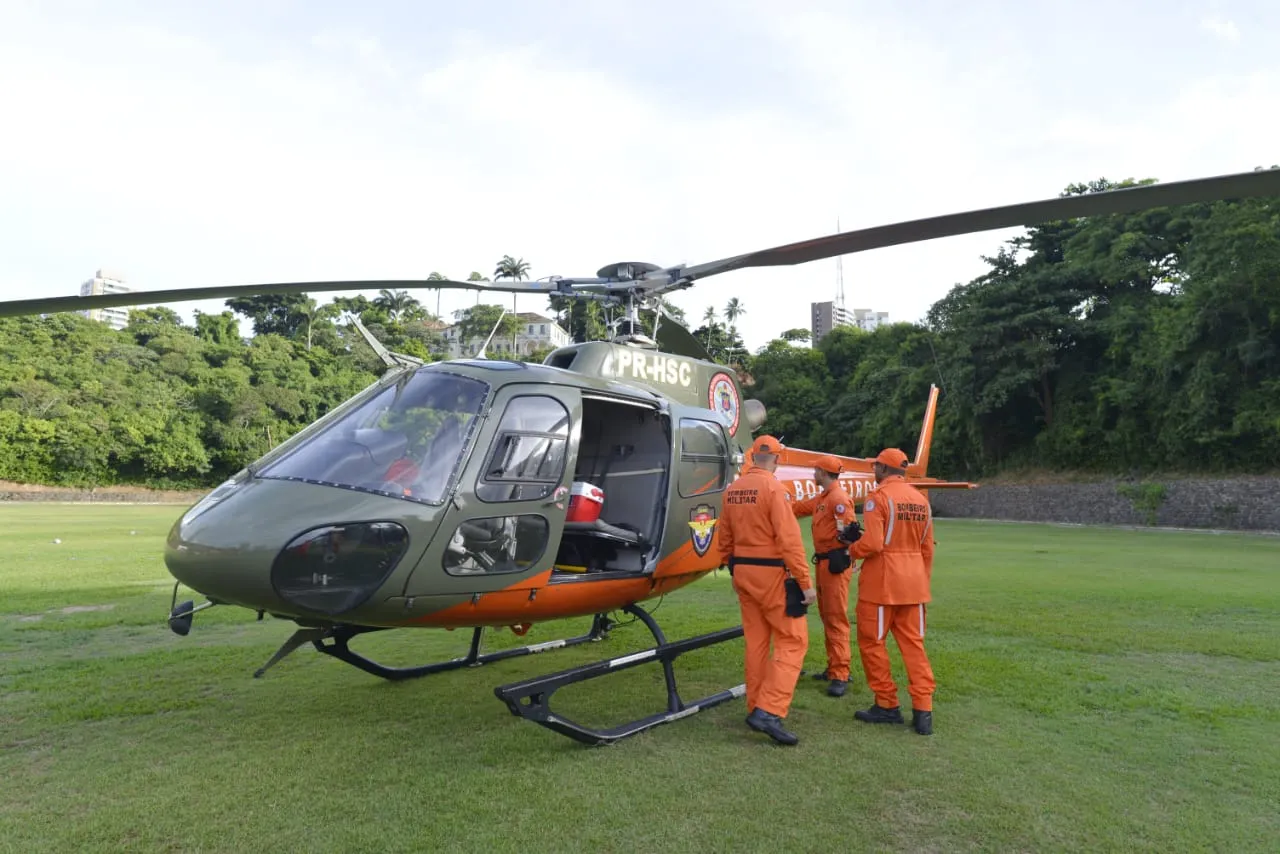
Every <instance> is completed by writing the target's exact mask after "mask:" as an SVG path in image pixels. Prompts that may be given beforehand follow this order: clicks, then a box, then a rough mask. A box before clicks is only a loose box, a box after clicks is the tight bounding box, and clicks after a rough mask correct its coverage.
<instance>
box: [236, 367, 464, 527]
mask: <svg viewBox="0 0 1280 854" xmlns="http://www.w3.org/2000/svg"><path fill="white" fill-rule="evenodd" d="M488 392H489V386H488V384H487V383H484V382H481V381H480V380H474V379H471V378H469V377H464V376H459V375H458V374H451V373H446V372H444V371H438V370H425V371H423V370H420V371H417V372H415V373H413V374H411V375H409V376H406V377H403V378H401V379H400V380H397V381H396V382H395V383H394V384H393V385H390V386H387V387H386V388H385V389H383V390H382V391H381V392H380V393H378V394H376V395H375V396H374V397H372V398H371V399H369V400H368V401H366V402H365V403H363V404H361V405H360V406H358V407H356V408H355V409H353V410H351V411H350V412H348V413H347V414H346V415H344V416H343V417H342V418H340V419H339V420H338V421H336V422H334V423H333V424H331V425H329V427H327V428H326V429H325V430H324V431H323V432H321V433H318V434H317V435H316V436H314V437H312V438H311V440H310V441H308V442H304V443H303V444H302V445H300V446H299V447H298V448H297V449H295V450H294V451H293V452H292V453H289V454H287V455H285V456H284V457H282V458H281V459H279V460H277V461H276V462H274V463H272V464H270V465H269V466H267V467H266V468H265V469H263V470H262V472H261V473H260V475H261V476H262V477H265V478H279V479H281V480H300V481H304V482H306V483H318V484H324V485H327V486H342V487H346V488H349V489H359V490H363V491H366V492H375V493H378V494H380V495H392V496H395V497H396V498H405V499H408V500H410V501H420V502H423V503H425V504H440V503H442V502H443V501H444V498H445V496H446V495H447V494H448V490H449V487H450V486H452V484H453V480H454V477H455V476H456V474H457V472H458V470H459V468H460V466H461V463H462V460H463V452H464V451H465V449H466V447H467V444H468V442H469V441H470V440H471V435H472V433H473V432H474V429H475V426H476V424H477V423H478V419H477V416H478V415H479V414H480V410H481V407H482V406H483V404H484V399H485V396H486V395H487V394H488Z"/></svg>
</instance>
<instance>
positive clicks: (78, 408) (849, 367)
mask: <svg viewBox="0 0 1280 854" xmlns="http://www.w3.org/2000/svg"><path fill="white" fill-rule="evenodd" d="M1114 186H1118V185H1117V184H1113V183H1110V182H1107V181H1097V182H1093V183H1090V184H1087V185H1075V186H1072V187H1069V188H1068V189H1067V190H1066V193H1087V192H1097V191H1101V190H1105V189H1108V188H1111V187H1114ZM1278 201H1280V200H1272V199H1266V200H1250V201H1242V202H1217V203H1212V204H1201V205H1190V206H1185V207H1177V208H1159V209H1153V210H1149V211H1146V212H1143V213H1138V214H1132V215H1117V216H1107V217H1093V218H1085V219H1078V220H1070V221H1062V222H1053V223H1045V224H1042V225H1040V226H1037V227H1034V228H1030V229H1027V230H1026V232H1025V233H1024V234H1023V235H1022V236H1019V237H1017V238H1015V239H1013V240H1011V241H1009V242H1008V243H1007V244H1005V245H1003V246H1000V247H999V248H998V250H997V252H996V254H995V255H994V256H993V257H987V258H984V260H985V262H986V263H987V265H988V266H989V268H990V269H989V270H988V272H987V273H985V274H984V275H982V276H980V277H978V278H976V279H974V280H973V281H971V282H968V283H964V284H958V285H956V286H955V287H953V288H952V289H951V291H950V293H948V295H947V296H946V297H944V298H943V299H941V300H939V301H938V302H937V303H936V304H935V305H933V307H932V308H931V309H930V311H929V313H928V316H927V318H926V319H925V321H924V322H923V323H920V324H914V323H896V324H892V325H888V326H884V327H881V328H879V329H876V330H875V331H873V332H863V331H861V330H856V329H848V328H841V329H837V330H836V331H835V332H833V333H831V334H829V335H828V336H826V337H825V338H824V339H823V340H822V341H820V342H818V344H817V345H816V346H810V345H809V343H808V333H807V331H806V330H780V331H779V335H778V338H776V339H775V340H773V341H771V342H770V343H769V344H767V345H766V346H764V347H762V348H761V349H760V350H759V351H758V352H756V353H754V354H752V353H748V352H746V350H744V348H743V347H742V341H741V339H740V337H739V336H738V334H737V331H736V328H735V323H736V320H737V318H738V317H740V316H741V315H743V314H745V312H746V311H747V310H748V309H749V306H747V305H746V304H744V301H740V300H738V299H735V300H733V301H731V302H730V304H729V305H728V306H726V307H725V308H724V310H723V311H717V310H716V309H714V308H707V309H706V312H705V313H704V314H702V315H701V316H700V318H699V322H700V325H698V326H696V327H695V326H694V324H692V323H690V324H688V325H689V326H690V327H691V331H692V332H693V334H694V335H695V336H697V337H698V338H699V340H702V341H704V342H705V343H706V345H707V346H708V348H709V349H710V350H711V351H712V352H713V353H714V354H715V355H716V356H717V357H718V358H721V359H723V360H725V361H727V362H729V363H731V364H733V365H734V366H735V367H737V368H738V369H739V371H740V372H741V374H742V376H743V378H744V381H745V382H747V383H748V388H747V392H748V395H749V396H753V397H757V398H759V399H760V400H762V401H763V402H764V403H765V405H766V406H767V407H768V410H769V420H768V423H767V429H768V430H769V431H770V432H771V433H773V434H774V435H777V436H779V437H780V438H782V439H783V441H784V442H786V443H787V444H790V445H794V446H799V447H811V448H821V449H824V450H830V451H835V452H839V453H847V454H860V455H868V454H873V453H875V452H876V451H877V450H879V449H880V448H881V447H884V446H885V445H897V446H900V447H903V448H904V449H907V450H910V449H912V448H914V446H915V441H916V436H917V432H918V430H919V425H920V419H921V417H922V415H923V410H924V404H925V400H926V398H927V395H928V389H929V386H930V384H937V385H939V386H940V387H941V389H942V392H943V394H942V398H941V405H940V413H939V416H938V427H937V431H936V435H935V442H934V453H933V458H932V462H931V465H930V469H931V471H935V472H938V473H941V474H945V475H946V476H952V477H981V476H988V477H989V476H991V475H993V474H996V473H1000V472H1008V471H1015V470H1022V471H1025V470H1028V469H1037V470H1049V471H1072V472H1081V471H1096V472H1113V473H1116V474H1131V473H1138V472H1154V471H1162V472H1184V473H1191V472H1245V471H1252V472H1257V471H1268V470H1275V469H1276V468H1277V467H1280V204H1277V202H1278ZM527 270H528V264H527V262H525V261H523V259H513V258H511V257H510V256H507V257H505V258H504V259H503V260H502V261H501V262H499V264H498V267H497V268H496V269H495V271H494V274H495V277H496V278H504V277H506V278H524V277H525V274H526V272H527ZM778 275H780V276H784V277H785V276H786V272H785V270H780V271H779V273H778ZM433 277H434V278H437V279H439V278H445V277H444V276H442V275H439V274H433ZM471 278H472V279H473V280H479V279H482V278H483V277H482V276H481V275H480V274H479V273H472V274H471ZM424 296H425V298H426V300H427V305H424V304H423V303H422V302H420V301H419V300H418V299H417V298H415V297H414V296H412V295H410V294H408V293H405V292H383V293H381V294H380V295H379V296H378V297H377V298H376V299H373V300H369V299H366V298H364V297H357V298H354V299H336V300H334V301H332V302H330V303H327V304H324V305H319V304H317V302H316V301H315V300H313V299H311V298H308V297H306V296H298V297H280V296H266V297H254V298H242V299H234V300H228V301H227V309H228V310H227V311H224V312H222V313H221V314H217V315H199V316H197V318H196V324H195V326H194V327H192V326H187V325H184V324H183V323H182V322H181V321H180V318H179V316H178V315H177V314H175V313H174V312H173V311H171V310H169V309H166V308H148V309H142V310H135V311H132V312H130V322H129V324H128V326H127V327H126V328H125V329H123V330H122V331H115V330H113V329H111V328H110V327H109V326H107V325H106V324H104V323H99V322H96V321H91V320H88V319H86V318H84V317H81V316H79V315H75V314H59V315H52V316H49V317H43V318H41V317H22V318H5V319H0V479H4V480H13V481H22V482H28V483H47V484H66V485H108V484H114V483H137V484H148V485H153V486H172V487H193V486H206V485H211V484H214V483H216V482H218V481H219V480H221V479H223V478H225V477H226V476H228V475H229V474H231V473H233V472H235V471H236V470H238V469H239V468H241V467H242V466H243V465H245V464H246V463H247V462H249V461H250V460H252V459H253V458H255V457H256V456H258V455H259V454H261V453H263V452H264V451H266V450H267V449H268V448H270V447H271V446H273V445H275V444H277V443H279V442H280V441H281V440H283V439H284V438H286V437H287V436H289V435H291V434H292V433H294V432H296V431H297V430H298V429H300V428H301V427H302V426H304V425H305V424H307V423H308V422H310V421H312V420H314V419H315V418H317V417H319V416H321V415H323V414H324V413H325V412H326V411H327V410H328V409H329V408H330V407H333V406H335V405H336V404H338V403H340V402H341V401H342V400H344V399H345V398H347V397H349V396H350V395H352V394H354V393H355V392H357V391H358V390H360V389H361V388H363V387H364V386H366V385H368V384H369V383H370V382H372V381H374V379H375V378H376V377H377V376H378V375H379V374H380V373H381V372H382V371H383V370H384V369H385V368H384V365H383V364H382V362H381V361H380V360H379V359H378V358H377V356H376V355H375V354H374V353H373V351H372V350H371V349H370V348H369V347H368V345H367V344H366V343H365V342H364V340H363V339H362V338H361V337H360V336H359V335H358V334H357V333H356V332H355V331H354V330H353V329H352V328H351V327H350V326H349V325H348V324H346V323H344V322H342V316H343V315H344V314H346V313H352V314H355V315H358V316H359V317H360V318H361V321H362V322H363V323H364V325H365V326H366V327H367V328H368V329H369V330H370V331H371V332H372V333H373V334H374V335H376V336H377V337H378V338H379V339H380V340H381V341H382V342H383V343H384V344H386V345H387V346H388V347H389V348H390V349H392V350H394V351H398V352H402V353H407V354H410V355H414V356H418V357H420V358H424V359H428V360H432V359H438V358H442V357H443V355H444V353H445V349H444V341H443V339H442V337H441V329H442V328H443V326H444V323H443V322H442V319H440V318H437V317H436V316H435V314H433V313H432V312H431V311H429V310H428V306H429V305H430V303H431V302H432V300H431V297H430V291H427V292H425V295H424ZM525 299H526V301H528V298H527V297H526V298H525ZM436 304H437V305H438V302H437V303H436ZM669 307H670V306H669ZM522 308H525V310H527V309H528V307H522ZM539 308H541V307H539ZM501 310H502V307H500V306H495V305H484V304H481V305H477V306H475V307H474V308H471V309H467V310H465V311H463V312H460V313H459V315H458V316H457V317H456V318H451V319H450V321H448V322H453V323H458V324H460V326H461V327H462V329H461V331H462V334H463V336H464V337H469V336H471V335H479V336H481V337H484V336H486V335H488V333H489V331H490V330H491V329H493V328H494V325H495V324H497V323H498V322H499V315H500V314H501ZM550 312H552V313H554V316H556V318H557V319H558V320H559V321H560V323H561V324H562V325H563V326H564V327H565V328H566V329H567V330H569V331H570V332H571V334H572V335H573V336H574V337H575V339H576V340H584V339H585V338H597V337H601V336H602V335H604V334H605V332H606V329H607V322H608V320H609V318H608V317H607V316H605V315H604V314H603V313H602V312H601V310H600V308H599V306H598V305H597V304H594V303H585V302H573V303H571V304H566V303H564V302H560V301H557V300H552V301H551V309H550ZM677 314H678V312H677ZM242 322H247V323H248V324H250V325H251V328H252V331H253V335H252V337H248V338H246V337H245V335H244V331H242V329H241V324H242ZM515 323H517V321H515V320H513V319H512V318H511V316H510V315H508V316H507V317H506V318H503V319H502V321H501V325H500V326H499V327H498V332H497V333H496V334H495V335H494V337H493V341H492V342H491V344H490V347H489V350H488V352H489V354H490V355H492V356H495V357H497V356H500V355H502V353H503V351H504V349H505V348H506V347H507V346H508V345H507V344H506V342H507V341H510V340H512V339H513V338H514V326H513V324H515ZM544 356H545V353H533V354H524V355H522V356H521V358H525V359H528V360H531V361H541V359H542V358H543V357H544Z"/></svg>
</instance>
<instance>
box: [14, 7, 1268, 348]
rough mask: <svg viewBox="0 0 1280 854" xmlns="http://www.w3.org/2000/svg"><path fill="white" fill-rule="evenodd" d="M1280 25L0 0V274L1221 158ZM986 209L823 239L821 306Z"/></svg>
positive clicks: (311, 250)
mask: <svg viewBox="0 0 1280 854" xmlns="http://www.w3.org/2000/svg"><path fill="white" fill-rule="evenodd" d="M890 7H893V8H892V9H890ZM899 10H901V11H899ZM1277 44H1280V9H1277V7H1276V6H1275V4H1274V3H1273V2H1271V0H1249V2H1246V0H1221V2H1217V3H1214V2H1184V0H1161V2H1156V1H1155V0H1124V2H1115V0H1110V2H1100V0H1075V2H1073V3H1070V4H1068V3H1047V2H1045V3H1016V2H1013V0H1003V2H994V0H968V1H967V2H964V3H947V2H942V0H914V2H910V3H903V4H897V3H894V4H890V3H880V2H876V3H872V2H860V0H844V1H843V2H838V0H830V2H828V0H796V5H795V6H793V7H791V8H790V10H788V9H787V6H786V4H783V3H779V2H776V0H774V2H752V0H733V2H729V0H724V2H721V0H683V2H667V0H645V2H624V0H595V2H586V0H483V2H481V1H480V0H477V2H476V3H475V5H474V6H468V5H467V4H462V3H456V2H448V3H446V2H441V0H382V2H379V0H366V1H365V2H363V3H352V2H336V0H305V2H304V0H295V1H294V2H289V0H243V2H239V1H238V0H219V2H218V3H196V2H186V3H183V2H179V0H165V1H164V2H161V0H156V1H155V2H146V1H145V0H115V2H110V3H108V2H100V3H93V2H88V0H84V2H59V0H32V2H22V0H0V129H2V130H0V299H17V298H24V297H36V296H55V295H67V294H74V293H75V292H76V290H77V288H78V286H79V285H80V283H81V282H83V281H84V280H86V279H87V278H89V277H90V276H91V275H93V273H94V271H95V270H97V269H98V268H100V267H103V268H110V269H116V270H119V271H121V272H122V273H123V274H124V276H125V277H126V279H127V282H128V283H129V284H130V285H132V286H133V287H136V288H138V289H142V290H148V289H159V288H179V287H196V286H204V285H217V284H240V283H255V282H279V281H307V280H358V279H390V278H405V279H412V278H425V277H426V275H427V274H428V273H430V272H431V271H433V270H438V271H440V272H442V273H444V274H446V275H448V276H451V277H454V278H465V277H466V276H467V274H468V273H470V272H471V271H472V270H478V271H480V272H482V273H485V274H491V273H492V271H493V268H494V266H495V264H496V262H497V261H498V259H499V258H501V256H502V255H503V254H507V253H509V254H512V255H515V256H519V257H523V258H524V259H526V260H527V261H528V262H529V263H530V265H531V274H532V276H533V277H534V278H536V277H541V276H547V275H552V274H560V275H566V276H569V275H593V274H594V272H595V271H596V270H597V269H598V268H599V267H601V266H603V265H605V264H607V263H610V262H613V261H619V260H643V261H652V262H654V263H658V264H664V265H669V264H676V263H681V262H686V263H690V264H692V263H698V262H701V261H707V260H712V259H715V258H719V257H724V256H729V255H736V254H738V253H741V252H744V251H749V250H752V249H757V248H764V247H769V246H775V245H779V244H783V243H789V242H792V241H795V240H801V239H805V238H808V237H813V236H818V235H823V234H828V233H830V232H833V231H835V228H836V221H837V219H839V221H840V223H841V226H842V227H843V228H844V229H846V230H847V229H851V228H857V227H862V226H871V225H876V224H880V223H885V222H893V221H898V220H903V219H912V218H915V217H920V216H931V215H935V214H941V213H950V212H955V211H960V210H966V209H970V208H978V207H986V206H990V205H997V204H1004V203H1009V202H1015V201H1019V200H1027V199H1038V198H1046V197H1051V196H1054V195H1057V193H1058V192H1060V191H1061V190H1062V189H1063V188H1064V187H1065V186H1066V185H1067V184H1069V183H1073V182H1077V181H1087V180H1090V179H1095V178H1099V177H1107V178H1111V179H1120V178H1126V177H1135V178H1143V177H1155V178H1159V179H1161V180H1166V181H1171V180H1180V179H1186V178H1195V177H1202V176H1208V175H1216V174H1223V173H1228V172H1241V171H1248V170H1250V169H1252V168H1254V167H1255V166H1259V165H1267V166H1269V165H1272V164H1274V163H1280V51H1277V50H1276V49H1275V46H1276V45H1277ZM1013 233H1014V232H991V233H987V234H981V235H973V236H967V237H957V238H948V239H944V240H938V241H932V242H929V243H924V244H919V245H915V246H903V247H894V248H890V249H882V250H876V251H873V252H867V253H861V254H857V255H850V256H846V258H845V259H844V279H845V290H846V296H847V299H846V301H847V304H849V305H850V307H865V308H872V309H876V310H882V311H888V312H889V313H890V316H891V318H892V319H895V320H916V319H919V318H921V317H922V316H923V315H924V313H925V312H926V311H927V309H928V307H929V305H930V304H931V303H932V302H934V301H935V300H937V299H938V298H940V297H941V296H943V295H944V294H945V293H946V291H947V290H948V289H949V288H950V287H951V286H952V285H954V284H955V283H957V282H960V281H966V280H968V279H970V278H972V277H973V276H975V275H977V274H979V273H981V272H982V270H983V266H984V265H983V264H982V261H981V259H980V257H979V256H980V255H981V254H984V253H985V254H994V251H995V250H996V248H997V247H998V245H999V244H1000V242H1001V240H1002V239H1004V238H1006V237H1008V236H1010V235H1011V234H1013ZM835 288H836V264H835V261H834V260H831V261H818V262H813V263H810V264H806V265H802V266H799V267H793V268H773V269H768V270H764V271H739V272H734V273H729V274H726V275H724V276H721V277H716V278H713V279H710V280H707V281H705V282H702V283H699V284H698V285H697V286H695V287H694V288H693V289H691V290H689V291H684V292H681V293H678V294H676V295H675V298H674V299H675V302H676V303H677V304H678V305H680V306H681V307H683V308H684V309H685V310H686V311H687V312H689V313H690V314H691V315H693V317H694V318H699V317H700V316H701V314H702V312H703V310H704V309H705V308H706V307H707V306H708V305H711V306H715V307H716V308H722V307H723V306H724V305H725V303H726V302H727V301H728V300H729V299H730V298H731V297H733V296H737V297H739V298H740V299H741V300H742V302H743V304H744V305H745V307H746V311H747V313H746V315H745V316H744V317H743V318H742V319H741V320H740V321H739V326H740V328H741V330H742V331H743V333H744V335H745V338H746V341H747V344H748V346H750V347H752V348H753V349H754V348H755V347H758V346H759V345H761V344H763V343H764V342H765V341H767V340H768V339H769V338H770V337H773V336H775V335H776V334H778V333H779V332H781V331H782V330H784V329H787V328H791V327H797V326H804V327H807V326H808V319H809V303H810V302H811V301H819V300H826V299H830V298H831V297H832V296H833V295H834V293H835ZM422 298H423V299H424V301H426V302H428V304H429V307H431V308H433V309H434V303H435V297H434V294H433V293H432V294H430V295H428V293H427V292H423V294H422ZM322 299H325V300H327V299H328V297H327V296H325V297H322ZM501 299H502V300H503V301H504V302H505V304H509V298H507V297H502V298H501ZM494 301H497V298H495V299H494ZM474 302H475V297H474V296H473V295H470V294H457V295H448V294H447V295H445V297H444V300H443V303H442V307H443V309H444V310H445V311H446V312H447V311H449V310H451V309H456V308H461V307H465V306H467V305H471V304H474ZM544 306H545V299H543V298H541V297H525V298H523V299H521V301H520V306H519V307H520V309H521V310H536V309H540V308H543V307H544ZM174 307H175V308H177V309H179V310H180V311H182V312H183V313H184V314H186V315H187V316H190V312H191V310H192V309H194V308H200V309H202V310H212V311H217V310H219V309H220V308H221V306H220V305H219V304H218V303H201V304H180V305H176V306H174ZM246 326H247V324H246Z"/></svg>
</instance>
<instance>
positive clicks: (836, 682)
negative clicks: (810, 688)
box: [827, 679, 849, 697]
mask: <svg viewBox="0 0 1280 854" xmlns="http://www.w3.org/2000/svg"><path fill="white" fill-rule="evenodd" d="M848 688H849V682H848V680H846V679H832V680H831V684H830V685H828V686H827V694H828V695H830V696H832V697H843V696H844V692H845V691H847V690H848Z"/></svg>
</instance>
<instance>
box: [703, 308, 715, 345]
mask: <svg viewBox="0 0 1280 854" xmlns="http://www.w3.org/2000/svg"><path fill="white" fill-rule="evenodd" d="M702 325H703V326H705V327H707V341H706V344H707V349H710V348H711V330H712V329H713V328H714V327H715V325H716V309H715V306H713V305H709V306H707V310H706V311H704V312H703V313H702Z"/></svg>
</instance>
